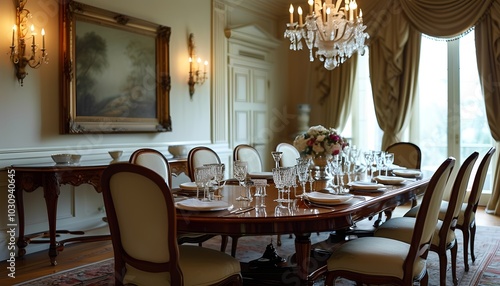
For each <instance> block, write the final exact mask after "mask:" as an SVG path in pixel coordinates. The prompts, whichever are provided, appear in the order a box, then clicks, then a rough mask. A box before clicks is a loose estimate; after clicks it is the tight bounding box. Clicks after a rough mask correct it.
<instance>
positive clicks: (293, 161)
mask: <svg viewBox="0 0 500 286" xmlns="http://www.w3.org/2000/svg"><path fill="white" fill-rule="evenodd" d="M276 151H278V152H283V155H282V156H281V161H280V165H281V167H293V166H295V165H297V158H299V157H300V153H299V151H298V150H297V148H295V146H293V145H292V144H288V143H280V144H278V146H276Z"/></svg>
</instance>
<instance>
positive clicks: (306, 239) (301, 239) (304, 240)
mask: <svg viewBox="0 0 500 286" xmlns="http://www.w3.org/2000/svg"><path fill="white" fill-rule="evenodd" d="M310 237H311V234H310V233H295V251H296V254H295V255H296V259H297V271H298V273H297V274H298V276H299V278H300V280H302V281H303V282H305V281H307V280H308V277H309V264H310V262H311V239H310Z"/></svg>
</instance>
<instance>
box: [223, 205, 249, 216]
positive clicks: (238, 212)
mask: <svg viewBox="0 0 500 286" xmlns="http://www.w3.org/2000/svg"><path fill="white" fill-rule="evenodd" d="M254 209H255V207H246V208H237V209H234V210H232V211H230V212H229V213H227V214H224V215H221V216H230V215H238V214H242V213H246V212H249V211H252V210H254Z"/></svg>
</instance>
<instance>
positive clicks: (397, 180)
mask: <svg viewBox="0 0 500 286" xmlns="http://www.w3.org/2000/svg"><path fill="white" fill-rule="evenodd" d="M374 180H375V181H377V182H378V183H381V184H389V185H399V184H402V183H404V182H405V181H406V179H405V178H403V177H394V176H376V177H375V178H374Z"/></svg>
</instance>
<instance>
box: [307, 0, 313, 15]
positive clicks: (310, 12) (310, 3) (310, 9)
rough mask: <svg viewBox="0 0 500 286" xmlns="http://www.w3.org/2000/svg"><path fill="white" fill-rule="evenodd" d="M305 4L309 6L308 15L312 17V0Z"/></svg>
mask: <svg viewBox="0 0 500 286" xmlns="http://www.w3.org/2000/svg"><path fill="white" fill-rule="evenodd" d="M307 3H308V4H309V14H311V15H312V13H313V5H314V0H309V1H307Z"/></svg>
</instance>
